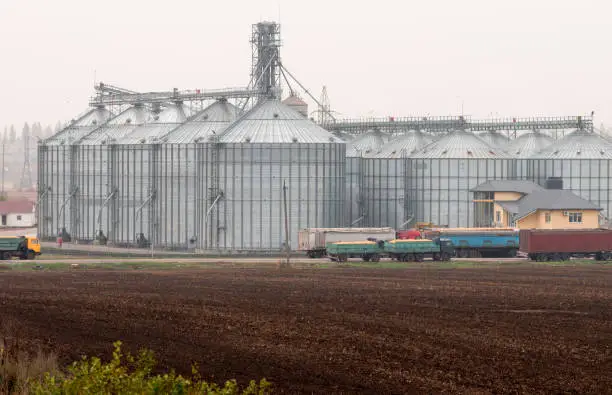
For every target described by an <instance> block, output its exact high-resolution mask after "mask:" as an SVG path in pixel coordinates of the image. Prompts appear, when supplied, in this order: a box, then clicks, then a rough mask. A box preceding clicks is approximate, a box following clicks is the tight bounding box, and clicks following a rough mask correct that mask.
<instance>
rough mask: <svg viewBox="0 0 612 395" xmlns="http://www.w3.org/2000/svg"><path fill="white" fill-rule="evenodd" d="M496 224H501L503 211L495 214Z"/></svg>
mask: <svg viewBox="0 0 612 395" xmlns="http://www.w3.org/2000/svg"><path fill="white" fill-rule="evenodd" d="M495 222H497V223H498V224H499V223H500V222H501V211H496V212H495Z"/></svg>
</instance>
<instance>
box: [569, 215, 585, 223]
mask: <svg viewBox="0 0 612 395" xmlns="http://www.w3.org/2000/svg"><path fill="white" fill-rule="evenodd" d="M569 222H570V223H573V224H581V223H582V213H569Z"/></svg>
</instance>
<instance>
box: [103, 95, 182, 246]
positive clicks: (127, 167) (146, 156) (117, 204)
mask: <svg viewBox="0 0 612 395" xmlns="http://www.w3.org/2000/svg"><path fill="white" fill-rule="evenodd" d="M186 118H187V117H186V115H185V109H184V108H183V106H182V105H181V104H175V105H174V104H170V105H166V108H165V109H164V110H163V111H162V112H161V113H158V114H153V118H152V119H151V121H150V122H148V123H145V124H142V125H140V126H137V127H135V128H134V129H133V130H132V131H129V132H128V133H126V134H124V135H122V136H120V137H118V138H117V142H116V144H115V145H114V146H113V149H114V155H115V158H114V159H115V160H114V162H113V180H114V182H113V184H114V186H115V188H116V198H114V199H113V204H114V207H113V209H114V210H115V212H116V213H117V218H118V220H117V222H116V224H115V225H114V231H113V232H112V234H111V235H110V236H112V238H110V242H112V243H113V244H114V245H117V246H136V247H147V246H149V245H150V243H151V242H153V243H154V246H156V247H175V245H174V244H173V243H168V239H169V238H170V239H171V240H172V241H174V240H176V239H178V238H176V237H168V234H170V235H175V234H181V235H182V233H184V232H181V231H182V230H183V228H182V227H181V226H177V225H176V224H172V223H168V222H167V221H166V220H167V218H162V214H163V213H166V212H167V210H168V209H169V208H175V207H177V206H178V207H182V206H183V205H184V203H183V198H184V196H183V195H181V194H180V193H179V192H182V190H180V191H179V192H176V194H175V195H173V196H168V194H167V189H166V188H168V185H169V183H168V182H164V181H166V180H165V179H164V176H166V174H167V173H166V172H165V170H166V168H165V167H163V165H164V159H165V154H166V150H164V149H162V147H163V145H162V143H163V139H164V137H165V136H166V135H167V134H168V133H169V132H170V131H172V130H174V129H176V128H177V127H178V126H179V125H180V124H181V123H182V122H184V121H185V120H186ZM173 154H174V155H175V156H173V157H175V158H176V159H175V163H174V166H173V167H172V171H173V172H176V170H177V169H179V170H182V169H183V168H184V167H185V160H186V158H187V156H186V152H185V153H183V152H181V153H174V152H173ZM168 179H170V180H172V181H171V182H172V183H178V184H180V185H184V184H183V183H184V178H183V177H180V176H178V175H177V174H170V175H168ZM174 214H176V215H175V216H173V217H176V218H177V219H178V218H186V217H187V216H186V215H185V213H184V212H180V213H179V212H176V213H174ZM179 214H183V216H180V215H179ZM173 225H174V226H173ZM181 240H182V241H183V242H182V243H178V240H177V244H180V246H181V247H183V248H185V247H186V246H187V238H186V237H183V238H182V239H181Z"/></svg>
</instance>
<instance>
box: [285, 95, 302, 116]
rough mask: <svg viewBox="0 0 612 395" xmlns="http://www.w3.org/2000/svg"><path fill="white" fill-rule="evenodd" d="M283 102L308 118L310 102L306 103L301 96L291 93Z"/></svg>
mask: <svg viewBox="0 0 612 395" xmlns="http://www.w3.org/2000/svg"><path fill="white" fill-rule="evenodd" d="M283 104H285V105H286V106H287V107H289V108H292V109H293V110H295V111H296V112H298V113H299V114H301V115H302V116H303V117H304V118H308V103H306V102H305V101H304V100H302V99H301V98H300V97H298V96H296V95H291V96H289V97H288V98H286V99H285V100H283Z"/></svg>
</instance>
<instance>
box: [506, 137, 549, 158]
mask: <svg viewBox="0 0 612 395" xmlns="http://www.w3.org/2000/svg"><path fill="white" fill-rule="evenodd" d="M554 141H555V140H554V139H553V138H552V137H550V136H548V135H546V134H543V133H540V132H530V133H526V134H523V135H522V136H519V137H517V138H516V139H515V140H512V141H510V144H509V145H508V149H507V150H506V152H508V153H509V154H510V156H513V157H517V158H528V157H530V156H532V155H533V154H535V153H536V152H539V151H541V150H543V149H545V148H547V147H548V146H550V145H551V144H552V143H554Z"/></svg>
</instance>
